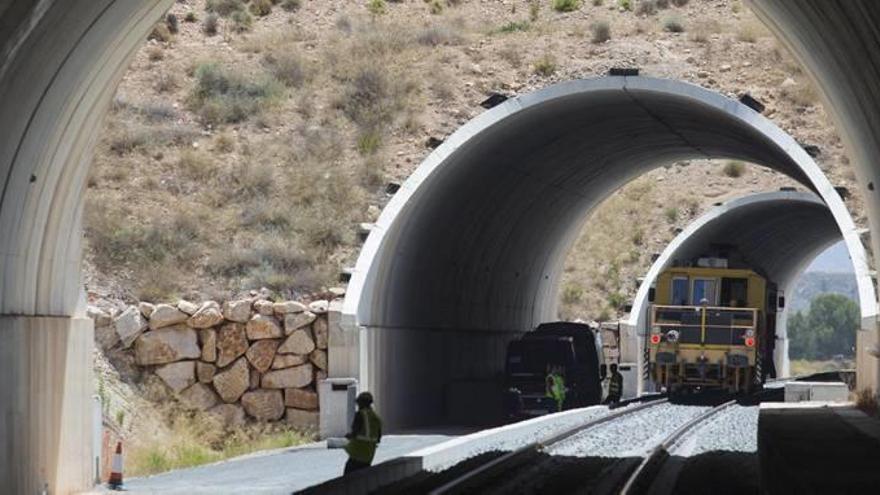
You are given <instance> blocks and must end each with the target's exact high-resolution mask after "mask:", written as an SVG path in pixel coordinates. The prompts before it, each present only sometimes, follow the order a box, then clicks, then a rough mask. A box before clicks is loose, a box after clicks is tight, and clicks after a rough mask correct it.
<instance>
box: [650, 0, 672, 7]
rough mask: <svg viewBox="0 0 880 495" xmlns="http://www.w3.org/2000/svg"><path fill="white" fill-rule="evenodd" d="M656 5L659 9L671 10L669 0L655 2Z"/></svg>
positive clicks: (655, 0) (656, 0)
mask: <svg viewBox="0 0 880 495" xmlns="http://www.w3.org/2000/svg"><path fill="white" fill-rule="evenodd" d="M654 5H655V6H656V7H657V8H658V9H668V8H669V0H654Z"/></svg>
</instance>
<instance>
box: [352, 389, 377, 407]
mask: <svg viewBox="0 0 880 495" xmlns="http://www.w3.org/2000/svg"><path fill="white" fill-rule="evenodd" d="M355 401H356V402H357V403H358V404H366V405H370V404H372V403H373V394H371V393H369V392H361V393H359V394H358V396H357V399H355Z"/></svg>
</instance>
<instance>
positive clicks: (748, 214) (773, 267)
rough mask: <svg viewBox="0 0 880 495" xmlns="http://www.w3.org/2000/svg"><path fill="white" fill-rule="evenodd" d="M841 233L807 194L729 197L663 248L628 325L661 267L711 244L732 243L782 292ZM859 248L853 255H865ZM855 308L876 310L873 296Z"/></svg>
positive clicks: (635, 321) (867, 314) (866, 314)
mask: <svg viewBox="0 0 880 495" xmlns="http://www.w3.org/2000/svg"><path fill="white" fill-rule="evenodd" d="M842 238H843V236H842V235H841V233H840V228H839V227H838V225H837V222H836V221H835V219H834V216H833V215H832V214H831V211H830V210H829V209H828V207H827V206H826V205H825V203H823V202H822V200H821V199H819V198H818V197H817V196H816V195H814V194H811V193H805V192H784V191H780V192H772V193H761V194H753V195H749V196H744V197H740V198H736V199H734V200H731V201H728V202H726V203H724V204H722V205H719V206H717V207H715V208H713V209H711V210H709V211H708V212H706V213H705V214H704V215H702V216H700V217H699V218H698V219H696V220H694V221H693V222H692V223H691V224H690V225H688V226H687V228H686V229H685V230H683V231H682V232H681V233H680V234H679V235H678V236H676V238H675V239H673V241H672V242H671V243H669V245H668V246H667V247H666V249H664V251H663V253H662V254H661V255H660V257H659V258H658V259H657V260H656V261H655V262H654V264H653V265H652V266H651V268H650V270H649V271H648V273H647V275H646V276H645V279H644V281H643V282H642V284H641V285H640V286H639V290H638V292H637V293H636V297H635V299H634V301H633V309H632V312H631V313H630V318H629V321H628V324H629V325H632V326H634V327H636V326H637V325H639V324H640V323H641V321H643V320H642V319H641V318H642V317H643V316H644V314H645V311H646V309H647V306H648V293H649V290H650V288H651V286H652V285H653V284H654V281H655V280H656V279H657V276H658V275H659V274H660V273H661V272H662V271H663V270H665V269H666V268H668V267H670V266H673V265H674V263H676V262H680V261H690V260H693V259H694V258H696V257H698V256H701V255H704V254H705V255H711V254H713V253H712V249H713V248H712V246H713V245H718V244H722V245H730V246H734V247H735V248H736V251H737V253H738V255H739V256H741V259H742V260H744V261H745V262H746V263H747V265H748V266H749V267H753V268H755V269H757V271H758V272H759V273H762V274H763V275H764V276H766V277H767V278H769V279H770V280H772V281H773V282H775V283H776V284H777V285H778V287H779V288H780V289H783V290H786V291H787V290H789V289H791V285H792V284H793V283H794V281H795V280H796V279H797V277H798V275H800V273H801V272H802V271H803V269H804V268H806V266H807V265H809V263H810V262H811V261H812V260H813V259H814V258H815V257H816V256H817V255H818V254H819V253H821V252H822V251H823V250H824V249H825V248H827V247H828V246H830V245H831V244H833V243H835V242H837V241H840V240H841V239H842ZM860 250H861V252H859V253H856V254H857V256H856V257H855V258H856V259H858V258H864V249H860ZM855 269H856V270H864V269H865V267H864V265H862V266H860V267H859V268H855ZM859 275H861V277H862V278H864V277H866V276H867V274H866V273H860V274H859ZM870 289H871V291H872V292H873V287H871V288H870ZM871 295H873V294H871ZM860 307H861V312H862V318H863V319H864V318H873V317H875V316H876V315H877V302H876V300H875V299H874V298H873V297H870V298H862V300H861V301H860Z"/></svg>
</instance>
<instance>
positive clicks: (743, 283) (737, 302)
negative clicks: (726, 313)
mask: <svg viewBox="0 0 880 495" xmlns="http://www.w3.org/2000/svg"><path fill="white" fill-rule="evenodd" d="M748 294H749V279H747V278H722V279H721V300H720V303H721V306H727V307H731V308H744V307H746V306H747V305H748V300H749V297H748Z"/></svg>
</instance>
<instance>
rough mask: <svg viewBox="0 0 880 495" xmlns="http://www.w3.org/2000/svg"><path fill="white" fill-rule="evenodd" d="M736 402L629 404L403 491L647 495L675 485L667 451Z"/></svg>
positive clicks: (436, 494)
mask: <svg viewBox="0 0 880 495" xmlns="http://www.w3.org/2000/svg"><path fill="white" fill-rule="evenodd" d="M716 403H717V400H716ZM735 403H736V401H727V402H724V403H723V404H721V405H719V406H716V407H712V406H699V405H698V406H694V405H676V404H671V403H670V402H669V401H668V400H667V399H666V398H659V397H658V398H656V399H655V400H653V401H651V402H647V403H643V404H638V405H636V404H630V405H628V406H626V407H624V408H619V409H616V410H611V411H610V412H609V413H608V414H606V415H604V416H602V417H600V418H598V419H595V420H592V421H589V422H587V423H584V424H582V425H579V426H577V427H574V428H571V429H568V430H566V431H563V432H560V433H557V434H555V435H552V436H551V437H549V438H544V439H542V440H540V441H537V442H534V443H531V444H529V445H527V446H524V447H522V448H519V449H517V450H514V451H512V452H507V453H503V454H501V453H496V454H495V455H493V456H484V457H483V458H482V459H480V460H479V461H477V460H476V459H474V460H472V461H471V462H469V463H467V464H462V465H461V466H459V468H458V469H457V470H451V471H450V472H449V473H446V475H445V476H439V477H438V479H437V480H435V481H434V483H429V484H427V485H422V486H419V487H414V486H410V487H408V488H410V489H413V490H414V491H410V490H407V491H410V493H414V492H419V493H430V494H432V495H440V494H463V493H468V494H469V493H480V494H495V493H498V494H502V493H597V494H612V493H626V494H628V495H634V494H641V493H653V492H651V490H654V489H655V488H657V487H661V486H671V487H674V484H675V474H676V472H675V469H672V468H669V469H667V468H665V464H666V462H665V461H666V459H668V457H669V456H670V451H671V450H673V449H674V448H675V446H676V445H677V444H678V443H680V442H681V441H682V440H684V439H685V438H687V437H688V436H689V435H691V434H692V433H694V432H695V431H696V430H698V429H699V426H700V425H702V424H705V423H706V422H709V421H711V420H712V419H713V418H715V417H716V416H717V415H718V414H720V413H721V412H722V411H725V410H726V409H727V408H729V407H730V406H732V405H734V404H735ZM660 423H662V424H660ZM651 425H656V431H650V426H651ZM438 480H439V481H438Z"/></svg>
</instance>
